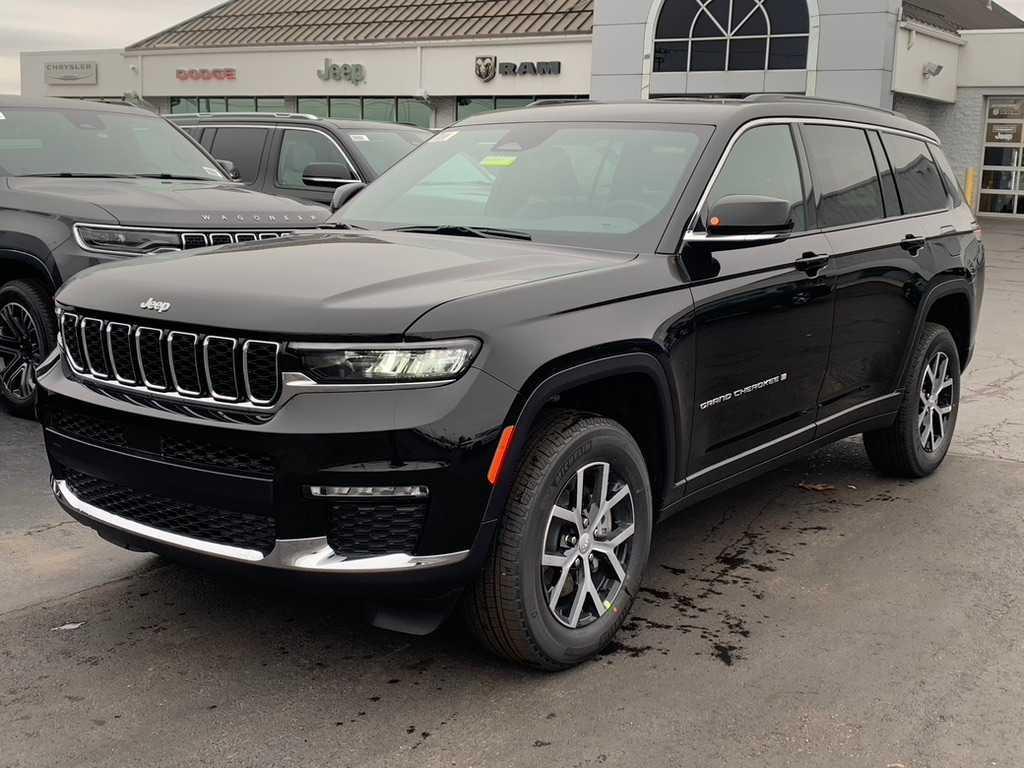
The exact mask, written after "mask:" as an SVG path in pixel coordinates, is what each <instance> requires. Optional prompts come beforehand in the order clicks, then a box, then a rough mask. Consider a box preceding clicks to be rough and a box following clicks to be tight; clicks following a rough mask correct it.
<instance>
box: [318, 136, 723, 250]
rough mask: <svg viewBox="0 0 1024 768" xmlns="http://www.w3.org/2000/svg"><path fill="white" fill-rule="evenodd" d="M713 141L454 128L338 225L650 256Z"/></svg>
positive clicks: (385, 179)
mask: <svg viewBox="0 0 1024 768" xmlns="http://www.w3.org/2000/svg"><path fill="white" fill-rule="evenodd" d="M710 133H711V128H709V127H705V126H684V125H661V124H651V123H638V124H632V123H599V124H592V123H520V124H501V125H479V126H469V127H458V126H457V127H455V128H452V129H449V130H447V131H445V132H443V133H440V134H438V135H437V136H434V137H433V138H431V139H430V141H428V142H427V143H426V144H425V145H424V146H422V147H420V148H419V149H418V150H416V151H415V152H413V153H412V154H411V155H409V156H408V157H406V158H405V159H404V160H402V161H401V162H399V163H398V164H397V165H395V167H394V168H392V169H391V170H390V171H388V172H387V173H386V174H384V176H382V177H381V178H380V179H378V180H377V181H375V182H374V183H373V184H371V185H370V186H369V187H368V188H367V189H365V190H364V191H363V192H361V193H360V195H359V196H358V197H356V198H355V199H354V200H352V202H351V203H349V204H348V205H347V206H345V208H344V209H343V210H342V212H341V213H339V215H338V217H337V218H336V220H337V221H341V222H344V223H346V224H351V225H353V226H360V227H366V228H370V229H396V228H399V227H410V226H427V225H435V226H443V227H457V226H462V227H478V228H479V227H490V228H495V229H507V230H515V231H517V232H521V233H526V234H529V235H530V236H532V238H533V239H534V240H539V241H543V242H554V243H565V244H570V245H581V246H587V247H597V248H608V249H615V250H630V251H638V250H645V251H653V250H654V248H655V246H656V245H657V240H658V239H659V238H660V237H661V235H662V234H663V233H664V231H665V226H666V224H667V221H668V218H669V216H671V213H672V209H673V207H674V204H675V202H676V200H677V199H678V196H679V194H680V192H681V190H682V187H683V186H684V185H685V183H686V181H687V179H689V176H690V172H691V170H692V168H693V165H694V163H695V162H696V160H697V158H698V157H699V154H700V150H701V149H702V148H703V146H704V144H705V143H706V141H707V138H708V136H709V135H710Z"/></svg>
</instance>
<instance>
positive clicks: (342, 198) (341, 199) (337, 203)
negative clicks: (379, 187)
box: [331, 181, 366, 213]
mask: <svg viewBox="0 0 1024 768" xmlns="http://www.w3.org/2000/svg"><path fill="white" fill-rule="evenodd" d="M364 189H366V185H365V184H363V182H361V181H357V182H355V183H353V184H345V185H344V186H341V187H338V188H337V189H336V190H334V197H332V198H331V213H335V212H336V211H337V210H338V209H339V208H341V207H342V206H343V205H345V203H347V202H348V201H349V200H351V199H352V198H353V197H355V196H356V195H358V194H359V193H360V192H362V191H363V190H364Z"/></svg>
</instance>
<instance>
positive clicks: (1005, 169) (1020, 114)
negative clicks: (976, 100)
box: [979, 96, 1024, 216]
mask: <svg viewBox="0 0 1024 768" xmlns="http://www.w3.org/2000/svg"><path fill="white" fill-rule="evenodd" d="M979 209H980V211H981V212H982V213H986V214H994V215H1001V216H1011V215H1017V216H1024V96H1021V97H998V98H997V97H991V98H989V100H988V115H987V120H986V124H985V157H984V160H983V165H982V170H981V201H980V206H979Z"/></svg>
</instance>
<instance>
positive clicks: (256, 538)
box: [66, 472, 276, 554]
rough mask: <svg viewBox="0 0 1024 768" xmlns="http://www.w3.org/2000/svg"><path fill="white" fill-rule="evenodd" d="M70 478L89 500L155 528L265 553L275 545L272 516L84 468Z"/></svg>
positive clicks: (73, 486) (77, 492) (79, 494)
mask: <svg viewBox="0 0 1024 768" xmlns="http://www.w3.org/2000/svg"><path fill="white" fill-rule="evenodd" d="M66 480H67V483H68V485H69V486H70V487H71V491H72V492H73V493H74V494H75V496H77V497H78V498H79V499H81V500H82V501H84V502H86V503H87V504H91V505H93V506H94V507H98V508H99V509H102V510H103V511H104V512H109V513H110V514H112V515H117V516H118V517H123V518H127V519H129V520H133V521H135V522H136V523H141V524H142V525H148V526H150V527H151V528H156V529H158V530H161V531H166V532H168V533H176V534H178V535H179V536H187V537H189V538H191V539H198V540H200V541H207V542H212V543H214V544H225V545H227V546H230V547H241V548H242V549H255V550H258V551H259V552H262V553H263V554H267V553H269V552H270V551H271V550H272V549H273V548H274V543H275V540H276V530H275V526H274V520H273V518H270V517H263V516H260V515H251V514H246V513H242V512H231V511H229V510H226V509H217V508H215V507H206V506H203V505H200V504H191V503H188V502H183V501H177V500H175V499H169V498H166V497H164V496H156V495H154V494H150V493H143V492H140V491H136V490H134V489H132V488H129V487H127V486H124V485H119V484H117V483H111V482H108V481H106V480H101V479H100V478H97V477H92V476H90V475H86V474H83V473H81V472H69V473H68V476H67V478H66Z"/></svg>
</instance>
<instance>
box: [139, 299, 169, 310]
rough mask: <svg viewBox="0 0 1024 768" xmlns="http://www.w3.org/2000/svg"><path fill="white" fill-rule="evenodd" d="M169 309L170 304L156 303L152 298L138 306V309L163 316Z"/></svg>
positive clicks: (165, 302)
mask: <svg viewBox="0 0 1024 768" xmlns="http://www.w3.org/2000/svg"><path fill="white" fill-rule="evenodd" d="M170 308H171V302H169V301H157V300H156V299H154V298H153V297H152V296H150V297H149V298H148V299H146V300H145V301H144V302H142V303H141V304H139V309H149V310H152V311H153V312H159V313H160V314H163V313H164V312H166V311H167V310H168V309H170Z"/></svg>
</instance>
